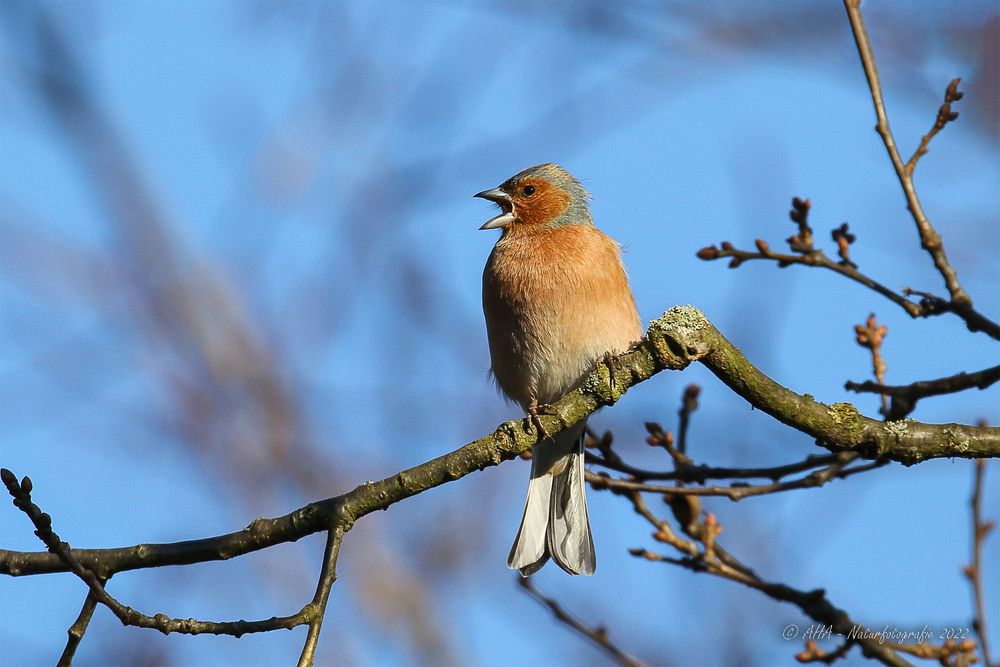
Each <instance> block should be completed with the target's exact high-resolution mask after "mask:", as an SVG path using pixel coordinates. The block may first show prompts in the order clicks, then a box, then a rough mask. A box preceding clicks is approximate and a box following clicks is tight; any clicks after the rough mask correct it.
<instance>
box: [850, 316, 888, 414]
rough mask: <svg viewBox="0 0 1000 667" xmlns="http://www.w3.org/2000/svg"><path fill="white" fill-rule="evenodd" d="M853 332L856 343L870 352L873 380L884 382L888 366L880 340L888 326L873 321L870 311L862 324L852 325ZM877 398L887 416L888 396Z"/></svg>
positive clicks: (886, 331) (880, 410)
mask: <svg viewBox="0 0 1000 667" xmlns="http://www.w3.org/2000/svg"><path fill="white" fill-rule="evenodd" d="M854 333H855V334H856V336H857V341H858V345H860V346H861V347H864V348H867V349H868V350H869V351H870V352H871V354H872V374H873V375H875V381H876V382H878V383H879V384H880V385H881V384H885V372H886V370H888V368H889V367H888V366H886V363H885V359H884V358H883V357H882V341H884V340H885V336H886V334H887V333H889V327H887V326H885V325H884V324H883V325H879V323H878V322H876V321H875V314H874V313H872V314H871V315H869V316H868V320H867V321H865V323H864V324H856V325H854ZM879 398H880V399H881V401H882V407H881V408H879V412H880V413H881V414H882V415H884V416H886V417H888V415H889V397H888V396H886V395H885V394H882V395H881V396H880V397H879Z"/></svg>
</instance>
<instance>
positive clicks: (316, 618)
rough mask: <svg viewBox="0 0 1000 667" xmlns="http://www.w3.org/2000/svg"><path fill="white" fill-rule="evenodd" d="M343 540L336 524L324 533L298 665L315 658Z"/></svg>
mask: <svg viewBox="0 0 1000 667" xmlns="http://www.w3.org/2000/svg"><path fill="white" fill-rule="evenodd" d="M343 541H344V530H343V528H341V527H339V526H337V527H334V528H331V529H330V530H329V531H327V534H326V548H325V549H324V551H323V567H322V568H321V569H320V573H319V581H318V582H317V583H316V594H315V595H314V596H313V599H312V602H311V603H310V604H311V605H312V608H313V614H312V618H311V619H310V620H309V633H308V634H307V635H306V643H305V645H304V646H303V647H302V654H301V655H300V656H299V662H298V667H312V665H313V662H314V661H315V658H316V644H317V642H318V641H319V631H320V628H322V626H323V618H324V616H326V603H327V602H328V601H329V599H330V589H331V588H332V587H333V582H335V581H337V557H338V556H340V545H341V543H342V542H343Z"/></svg>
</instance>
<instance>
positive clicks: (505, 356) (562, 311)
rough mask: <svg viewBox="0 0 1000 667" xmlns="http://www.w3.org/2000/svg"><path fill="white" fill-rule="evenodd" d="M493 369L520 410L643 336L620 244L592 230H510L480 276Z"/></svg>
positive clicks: (564, 388) (556, 393) (556, 394)
mask: <svg viewBox="0 0 1000 667" xmlns="http://www.w3.org/2000/svg"><path fill="white" fill-rule="evenodd" d="M483 311H484V313H485V316H486V329H487V334H488V337H489V343H490V356H491V358H492V370H493V374H494V376H495V377H496V380H497V384H498V385H499V387H500V389H501V390H502V391H503V392H504V393H505V394H506V395H507V396H508V397H510V398H511V399H512V400H515V401H517V402H518V403H520V404H521V405H522V407H527V405H528V404H530V403H531V402H532V400H535V401H537V402H539V403H551V402H553V401H555V400H557V399H559V398H560V397H561V396H562V395H564V394H565V393H566V392H568V391H569V390H571V389H572V388H573V387H575V386H576V384H577V383H578V382H579V381H580V380H581V379H582V377H583V376H584V375H585V374H586V373H587V372H588V371H589V370H590V369H591V368H593V366H594V364H595V363H596V362H597V360H599V359H600V358H601V357H603V356H604V355H605V354H606V353H608V352H612V353H617V352H621V351H624V350H626V349H628V347H629V346H631V345H632V343H634V342H635V341H637V340H638V339H639V338H640V337H641V336H642V325H641V323H640V321H639V315H638V313H637V312H636V307H635V299H634V298H633V296H632V291H631V290H630V289H629V286H628V278H627V277H626V275H625V270H624V268H623V267H622V263H621V252H620V249H619V247H618V244H617V243H615V242H614V241H613V240H612V239H611V238H610V237H608V236H607V235H605V234H604V233H602V232H601V231H600V230H598V229H597V228H595V227H592V226H590V225H566V226H562V227H558V228H555V229H544V228H537V227H534V228H533V227H522V226H520V225H515V226H514V227H513V228H512V229H511V230H510V231H508V232H507V233H506V234H505V235H504V236H503V238H501V239H500V241H498V242H497V245H496V247H495V248H494V249H493V252H492V254H491V255H490V258H489V260H488V262H487V264H486V270H485V271H484V273H483Z"/></svg>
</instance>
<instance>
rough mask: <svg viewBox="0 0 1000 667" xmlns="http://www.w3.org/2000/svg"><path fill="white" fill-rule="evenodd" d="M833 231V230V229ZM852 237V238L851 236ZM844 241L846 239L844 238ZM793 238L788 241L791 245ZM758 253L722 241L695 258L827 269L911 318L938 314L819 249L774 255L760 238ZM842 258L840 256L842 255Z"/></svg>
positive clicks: (702, 250) (701, 251) (780, 266)
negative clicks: (882, 298) (758, 260)
mask: <svg viewBox="0 0 1000 667" xmlns="http://www.w3.org/2000/svg"><path fill="white" fill-rule="evenodd" d="M835 231H836V230H835ZM851 236H852V237H853V236H854V235H853V234H851ZM845 238H846V237H845ZM794 239H795V237H792V238H791V239H789V242H790V243H792V242H793V240H794ZM756 245H757V252H753V251H751V250H740V249H739V248H735V247H733V244H732V243H729V242H728V241H723V242H722V243H721V244H720V246H719V247H716V246H707V247H705V248H702V249H701V250H699V251H698V253H697V254H698V257H699V258H701V259H704V260H709V261H710V260H714V259H724V258H726V257H728V258H730V259H729V268H731V269H735V268H737V267H739V266H740V265H741V264H743V262H748V261H751V260H755V259H763V260H770V261H774V262H777V264H778V267H779V268H782V269H783V268H785V267H788V266H791V265H793V264H799V265H802V266H814V267H819V268H823V269H828V270H830V271H833V272H834V273H839V274H840V275H842V276H844V277H845V278H849V279H850V280H853V281H854V282H856V283H858V284H860V285H864V286H865V287H867V288H868V289H871V290H874V291H875V292H878V293H879V294H881V295H882V296H884V297H886V298H887V299H889V300H890V301H892V302H893V303H895V304H896V305H898V306H899V307H900V308H902V309H903V310H905V311H906V313H907V314H908V315H909V316H910V317H927V316H928V315H937V314H940V313H939V312H936V311H929V310H928V311H925V310H924V308H922V307H921V305H920V304H919V303H916V302H913V301H910V300H909V299H907V298H906V297H905V296H903V295H901V294H899V293H897V292H895V291H893V290H891V289H889V288H888V287H886V286H885V285H883V284H882V283H880V282H878V281H876V280H874V279H872V278H870V277H868V276H867V275H865V274H864V273H862V272H861V271H859V270H858V267H857V265H856V264H854V262H852V261H850V260H849V259H848V260H847V261H840V262H835V261H833V260H832V259H830V258H829V257H827V256H826V253H824V252H823V251H822V250H820V249H818V248H812V249H810V250H809V251H808V252H806V253H804V254H789V253H781V252H775V251H774V250H772V249H771V247H770V245H768V244H767V243H766V242H765V241H763V240H762V239H757V241H756ZM839 246H840V242H839V241H838V252H840V248H839ZM841 257H843V255H841ZM941 312H943V311H941Z"/></svg>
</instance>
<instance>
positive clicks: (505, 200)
mask: <svg viewBox="0 0 1000 667" xmlns="http://www.w3.org/2000/svg"><path fill="white" fill-rule="evenodd" d="M473 196H474V197H479V198H480V199H486V200H488V201H491V202H493V203H494V204H496V205H497V206H499V207H500V215H498V216H496V217H494V218H490V219H489V220H487V221H486V222H485V223H484V224H483V226H482V227H480V228H479V229H499V228H501V227H506V226H507V225H509V224H511V223H512V222H514V205H513V204H512V203H511V201H510V195H508V194H507V193H506V192H504V191H503V190H501V189H500V188H493V189H492V190H483V191H482V192H477V193H476V194H475V195H473Z"/></svg>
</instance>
